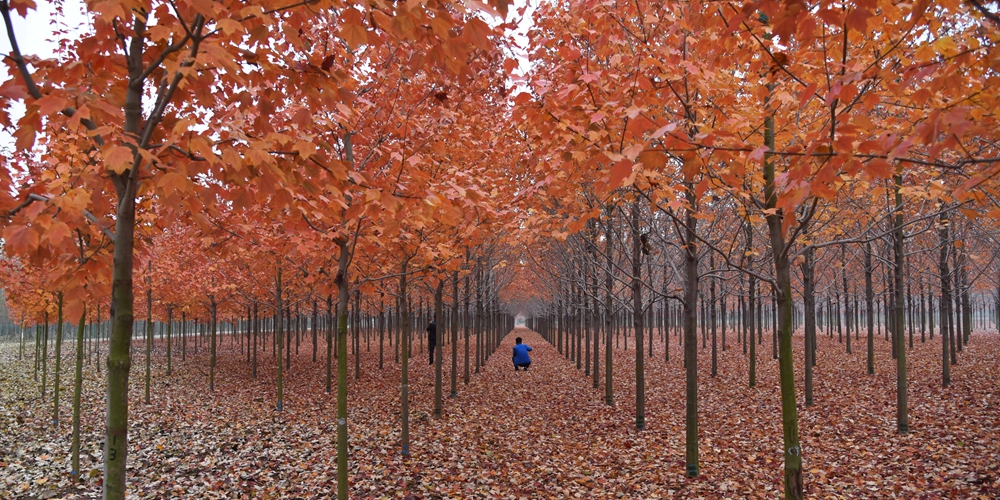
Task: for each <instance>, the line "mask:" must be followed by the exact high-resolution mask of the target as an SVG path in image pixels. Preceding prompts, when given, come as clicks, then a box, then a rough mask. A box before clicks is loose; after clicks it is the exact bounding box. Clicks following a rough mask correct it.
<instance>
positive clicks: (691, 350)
mask: <svg viewBox="0 0 1000 500" xmlns="http://www.w3.org/2000/svg"><path fill="white" fill-rule="evenodd" d="M685 188H686V189H685V190H686V194H685V196H686V198H687V203H688V205H687V207H686V209H685V212H686V214H685V220H684V237H683V238H681V241H683V242H684V244H685V246H684V248H683V253H684V303H683V306H684V366H685V395H686V400H685V412H684V424H685V438H684V439H685V463H686V467H685V473H686V474H687V476H688V477H696V476H697V475H698V474H699V471H700V467H701V466H700V464H699V454H698V325H697V321H698V318H697V306H698V244H697V239H696V238H697V235H698V219H697V218H695V211H696V200H695V193H694V186H693V183H692V182H691V181H690V180H686V181H685Z"/></svg>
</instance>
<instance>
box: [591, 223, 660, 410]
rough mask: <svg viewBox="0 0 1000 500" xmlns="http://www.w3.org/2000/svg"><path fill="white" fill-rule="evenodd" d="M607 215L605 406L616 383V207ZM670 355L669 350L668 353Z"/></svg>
mask: <svg viewBox="0 0 1000 500" xmlns="http://www.w3.org/2000/svg"><path fill="white" fill-rule="evenodd" d="M605 215H606V216H607V219H608V224H607V225H606V226H605V227H604V236H605V238H604V255H605V258H606V259H607V268H606V271H605V274H604V292H605V293H604V335H605V339H604V404H606V405H608V406H613V405H614V401H615V400H614V383H613V381H612V378H611V373H612V370H611V369H612V351H613V349H612V347H611V343H612V336H613V335H614V333H613V330H614V311H613V310H612V302H611V299H612V295H611V293H612V289H613V285H614V281H613V280H612V275H611V273H612V269H614V267H613V264H614V262H613V260H612V252H613V251H614V247H613V246H612V243H611V242H612V241H613V240H614V207H612V206H610V205H609V206H607V207H606V208H605ZM667 352H668V353H669V350H668V351H667Z"/></svg>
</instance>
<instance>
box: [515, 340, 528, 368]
mask: <svg viewBox="0 0 1000 500" xmlns="http://www.w3.org/2000/svg"><path fill="white" fill-rule="evenodd" d="M530 350H531V346H529V345H528V344H515V345H514V364H515V365H519V364H521V363H531V356H528V351H530Z"/></svg>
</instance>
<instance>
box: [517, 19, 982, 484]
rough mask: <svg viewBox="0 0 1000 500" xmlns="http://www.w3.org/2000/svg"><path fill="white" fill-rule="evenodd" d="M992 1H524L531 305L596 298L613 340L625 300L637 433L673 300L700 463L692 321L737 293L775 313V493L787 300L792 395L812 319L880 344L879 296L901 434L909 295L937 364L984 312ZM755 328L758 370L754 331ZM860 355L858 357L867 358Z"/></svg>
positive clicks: (520, 100)
mask: <svg viewBox="0 0 1000 500" xmlns="http://www.w3.org/2000/svg"><path fill="white" fill-rule="evenodd" d="M990 16H992V14H991V13H990V12H989V11H988V10H987V9H983V8H981V7H980V6H979V4H977V3H969V4H966V3H962V2H959V1H948V2H933V3H931V2H915V3H912V4H907V5H900V4H893V3H891V2H883V1H880V0H871V1H869V0H866V1H853V2H847V3H843V4H838V5H830V4H810V3H808V2H772V1H760V2H744V3H736V4H732V3H731V4H726V5H717V4H714V3H683V2H665V3H664V2H643V1H639V2H629V3H620V4H612V5H609V4H601V3H599V2H593V1H590V0H566V1H563V2H557V3H554V4H546V5H544V6H542V7H541V8H540V9H539V12H538V13H537V14H536V17H535V19H536V20H537V22H536V23H535V26H534V27H533V28H532V30H530V32H529V37H530V40H531V41H530V43H529V46H530V47H531V50H532V52H531V53H530V58H531V62H532V64H533V71H532V72H531V73H530V75H529V77H528V83H527V89H528V90H527V91H526V92H525V93H523V94H520V95H519V96H518V97H517V98H516V99H515V107H514V116H515V117H516V118H518V125H519V126H520V127H522V129H523V130H524V131H525V132H524V133H525V135H526V136H527V137H528V142H529V143H531V144H532V146H533V149H532V153H533V154H534V156H533V161H535V162H537V163H539V164H541V165H545V169H546V171H548V172H550V174H549V176H548V177H546V178H545V179H543V180H542V181H541V182H540V183H539V184H541V186H539V190H540V191H542V192H544V193H545V195H546V196H545V197H544V198H543V199H545V200H547V202H546V203H545V205H544V206H539V207H537V209H538V213H539V214H540V217H539V218H538V219H537V220H536V221H533V224H532V228H531V234H539V235H546V234H554V235H555V236H556V239H558V240H562V242H561V243H560V244H558V245H553V246H552V250H551V251H550V255H549V256H548V257H547V258H546V259H545V261H544V262H545V263H546V266H545V267H544V268H543V269H544V271H540V272H539V277H540V279H545V280H546V281H547V282H548V283H550V287H551V288H552V296H551V297H550V298H549V299H548V300H546V301H543V302H544V303H540V304H539V305H537V307H536V308H535V311H536V315H537V316H540V320H541V321H542V322H543V323H544V324H545V325H548V326H547V328H551V324H552V322H553V321H554V318H553V317H552V316H556V317H562V319H563V323H572V322H573V321H574V320H572V319H571V318H573V317H576V318H577V319H576V320H575V321H576V324H579V323H583V324H587V323H588V322H589V323H590V324H597V325H599V324H600V321H599V320H600V319H601V318H599V317H589V316H595V315H598V314H599V315H600V316H603V320H604V325H603V327H602V329H601V330H600V334H605V335H608V334H610V333H611V332H612V330H613V326H614V324H613V322H614V318H615V317H616V313H617V312H618V311H620V310H626V311H631V321H632V323H633V324H632V330H633V331H634V334H633V335H634V341H633V342H634V346H635V356H636V370H637V375H636V377H637V380H636V387H637V389H636V395H635V396H636V426H637V428H640V429H641V428H643V426H644V411H643V410H644V408H643V405H644V394H643V391H644V387H643V380H642V372H643V365H642V358H643V356H644V347H643V345H644V344H645V342H646V341H647V340H652V338H651V337H647V335H649V334H650V331H651V330H650V325H649V324H648V323H647V321H650V320H653V321H655V319H653V318H647V314H646V313H647V312H649V311H650V310H651V309H656V308H657V307H659V308H660V309H662V308H663V304H665V303H666V304H669V305H668V307H669V308H674V307H679V309H680V312H679V314H678V315H677V316H673V315H671V314H667V315H661V317H666V318H668V320H667V321H671V324H672V325H678V326H679V327H680V329H681V330H682V332H683V334H682V338H683V349H684V352H683V359H684V361H685V365H686V378H687V385H686V392H687V410H686V416H685V419H686V428H687V444H686V473H687V474H688V475H689V476H695V475H697V474H698V469H699V461H698V456H699V455H698V441H697V436H698V378H697V373H698V371H697V370H698V368H697V344H698V343H697V340H698V326H699V322H698V317H699V315H703V316H704V317H705V319H706V321H702V323H701V324H702V325H705V324H707V323H712V322H719V321H721V320H722V318H725V316H724V315H722V316H720V312H719V311H720V310H723V311H725V310H727V309H729V308H735V309H736V310H738V311H743V313H741V314H740V316H741V317H742V318H743V322H742V323H743V324H742V325H740V326H741V328H746V330H747V331H748V332H752V331H753V330H754V329H755V327H756V328H760V327H761V326H765V327H766V326H767V324H768V323H770V326H771V329H772V330H773V331H774V332H775V333H774V334H773V336H772V347H771V351H772V356H776V357H777V358H778V363H779V368H780V369H779V371H780V389H781V403H782V405H781V408H782V410H781V421H782V427H783V438H784V457H783V458H784V468H785V471H784V476H785V480H784V492H785V497H786V498H794V499H798V498H802V490H803V486H802V463H803V455H802V448H801V446H800V438H799V432H798V415H797V412H798V410H797V406H796V394H795V384H794V381H795V379H794V374H795V366H794V364H793V361H794V357H793V355H792V354H793V351H792V346H793V342H792V340H793V339H792V337H793V331H794V327H795V326H796V321H795V317H796V316H795V313H794V311H795V310H796V309H797V308H801V310H802V313H801V318H800V319H801V323H802V326H803V330H804V340H805V345H804V350H805V354H806V359H805V361H804V366H802V367H800V368H799V370H802V371H805V378H806V391H807V394H806V399H807V400H809V399H811V393H810V388H811V383H812V373H811V370H812V366H813V364H814V363H815V359H814V356H815V355H816V354H817V353H816V349H815V336H816V334H817V327H818V326H819V325H817V323H816V321H817V319H822V318H824V317H825V318H827V321H829V319H831V318H843V319H842V320H841V324H843V326H847V327H848V328H855V330H854V331H855V332H858V331H859V330H858V329H857V327H859V326H862V325H863V327H864V328H865V329H867V332H865V333H866V337H867V339H869V340H868V344H869V347H868V351H869V353H871V352H872V348H871V347H870V346H871V345H872V343H873V342H874V339H873V337H874V335H873V333H872V329H873V328H875V327H876V321H875V320H874V318H873V316H874V313H875V312H876V307H878V308H880V309H881V311H885V313H884V314H885V315H886V321H884V322H885V323H887V324H888V326H889V332H890V333H891V335H890V337H891V338H892V339H893V340H892V341H893V343H894V345H896V346H897V348H896V349H895V354H896V363H895V365H896V371H897V381H898V383H897V398H898V399H897V403H898V404H897V419H896V420H897V429H898V431H899V432H900V433H906V432H908V430H909V423H908V408H907V385H906V382H907V363H906V349H903V348H900V347H899V346H902V345H904V343H905V337H904V335H905V332H906V331H907V330H906V325H907V324H909V325H911V326H912V325H915V324H917V321H914V314H916V313H915V312H914V310H915V308H916V309H919V307H917V304H924V316H923V317H925V318H926V319H928V320H930V318H931V316H930V314H929V310H930V309H934V308H937V309H939V310H938V311H937V315H936V316H935V319H936V321H937V327H938V329H937V331H939V332H947V333H948V334H947V335H942V336H941V339H942V368H943V369H942V379H943V383H944V384H945V385H947V384H948V383H949V374H948V367H949V365H950V364H951V362H952V361H953V360H952V359H951V357H952V353H954V352H955V351H956V350H957V349H958V348H959V346H961V345H962V343H963V342H964V341H965V338H966V332H967V331H968V327H966V326H965V325H969V326H970V327H971V324H972V321H971V313H972V311H973V304H974V303H977V302H978V303H979V304H980V305H979V308H980V309H983V306H982V300H974V299H975V298H977V297H982V296H983V294H984V293H990V294H993V293H995V290H996V286H997V284H996V282H991V280H993V279H995V270H996V265H995V264H994V260H995V257H996V252H997V245H996V232H995V231H996V229H995V228H996V220H997V215H998V214H1000V210H998V208H1000V205H998V204H997V197H996V188H997V185H996V180H995V176H996V174H997V173H998V172H1000V161H998V153H1000V151H998V149H997V139H998V138H997V135H996V134H997V130H998V128H997V126H996V125H997V124H996V121H995V119H996V117H995V116H993V114H992V112H991V111H990V110H992V109H994V107H995V102H996V99H997V95H996V93H995V92H994V91H993V90H991V89H992V88H994V87H993V86H994V85H996V84H997V83H998V82H997V81H996V80H997V73H996V71H995V70H994V69H991V68H992V67H993V66H994V65H993V63H992V62H991V61H993V60H994V59H995V57H996V56H995V54H996V43H997V41H998V33H997V31H996V30H995V25H993V24H991V23H992V21H991V20H988V19H987V18H989V19H995V16H993V17H990ZM571 235H572V236H571ZM540 269H542V268H540ZM988 275H991V277H990V278H984V276H988ZM706 297H707V300H704V301H703V300H700V298H701V299H704V298H706ZM720 297H723V298H726V299H728V303H727V304H726V305H725V306H723V305H722V303H721V300H720ZM917 297H920V298H921V300H917ZM931 297H933V299H929V298H931ZM855 298H857V300H855ZM996 300H997V297H996V296H995V295H994V296H993V298H992V299H991V300H989V302H990V308H991V309H992V311H991V313H990V314H991V316H994V317H995V314H996V312H995V311H996V309H997V307H996V306H995V301H996ZM717 302H718V304H717ZM762 302H763V306H764V307H765V308H766V307H767V306H768V305H769V303H772V304H773V308H774V310H775V311H776V313H775V316H774V317H771V318H764V325H761V324H760V321H759V318H758V316H757V314H754V313H751V311H754V310H755V308H759V307H761V303H762ZM855 302H857V305H855ZM834 303H836V304H838V306H836V307H834ZM567 304H568V307H569V312H567V311H566V310H565V309H564V308H565V307H567ZM584 304H586V305H585V306H584ZM700 304H707V308H708V309H709V310H708V311H704V312H703V310H700V309H699V307H700ZM581 306H583V309H585V310H587V311H589V312H590V313H591V314H581V313H580V312H579V310H580V308H581ZM717 306H718V307H717ZM818 309H819V310H825V313H826V314H825V316H818V315H817V310H818ZM859 312H861V313H864V316H865V317H864V318H856V319H855V318H854V317H855V315H856V314H857V313H859ZM979 317H981V315H980V316H979ZM848 318H852V319H851V323H848ZM858 320H860V321H858ZM661 321H663V320H661ZM908 321H909V323H908ZM942 322H944V324H942ZM848 325H850V326H848ZM942 326H943V327H944V328H941V327H942ZM930 329H933V328H930ZM578 331H579V330H578ZM594 331H597V329H596V328H595V329H594ZM828 331H829V329H828ZM600 334H599V335H596V336H595V337H594V338H595V339H596V338H597V337H598V336H600ZM758 335H759V334H758ZM849 338H850V336H845V339H849ZM703 339H704V337H703ZM855 340H857V339H855ZM605 342H606V343H609V344H610V342H611V339H609V338H606V340H605ZM747 344H749V353H748V355H749V356H750V362H751V366H750V371H749V374H748V376H749V382H750V383H751V384H753V383H754V382H755V380H754V375H755V366H754V363H755V361H756V358H757V353H756V348H755V346H756V345H757V343H756V342H748V343H747ZM596 348H597V345H596V344H595V349H596ZM646 348H648V347H646ZM853 348H854V346H851V347H848V346H846V345H845V349H853ZM873 362H874V359H873V356H872V355H871V354H869V355H868V369H869V371H870V370H871V369H872V363H873ZM610 367H611V364H610V363H608V368H610ZM593 368H595V369H596V368H598V365H597V364H596V363H595V365H594V367H593ZM595 372H596V370H595ZM595 379H596V375H595ZM610 385H611V384H606V386H607V390H610ZM610 400H611V395H610V393H609V394H608V401H610Z"/></svg>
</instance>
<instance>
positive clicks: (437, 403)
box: [428, 277, 448, 418]
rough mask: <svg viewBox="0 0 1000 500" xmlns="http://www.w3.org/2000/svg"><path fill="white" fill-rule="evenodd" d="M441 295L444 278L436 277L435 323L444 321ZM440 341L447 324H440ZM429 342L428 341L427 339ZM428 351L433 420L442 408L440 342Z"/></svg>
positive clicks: (445, 332)
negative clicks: (431, 352)
mask: <svg viewBox="0 0 1000 500" xmlns="http://www.w3.org/2000/svg"><path fill="white" fill-rule="evenodd" d="M443 295H444V278H441V277H438V283H437V288H435V289H434V320H433V321H434V322H435V323H436V322H437V320H438V319H442V320H443V319H444V306H443ZM440 326H441V340H444V337H445V336H446V335H447V332H448V331H447V329H446V328H447V322H446V321H442V322H441V325H440ZM428 340H430V339H428ZM428 348H430V349H434V418H441V412H442V409H443V408H442V407H443V402H442V394H441V393H442V391H443V389H442V387H441V386H442V385H443V381H442V380H441V376H442V373H441V365H442V364H443V363H442V362H441V341H435V342H434V345H433V346H428Z"/></svg>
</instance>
